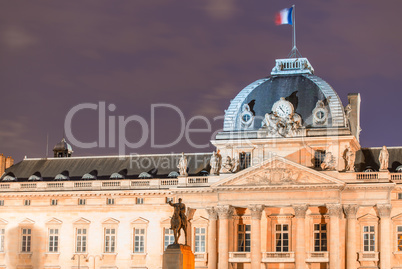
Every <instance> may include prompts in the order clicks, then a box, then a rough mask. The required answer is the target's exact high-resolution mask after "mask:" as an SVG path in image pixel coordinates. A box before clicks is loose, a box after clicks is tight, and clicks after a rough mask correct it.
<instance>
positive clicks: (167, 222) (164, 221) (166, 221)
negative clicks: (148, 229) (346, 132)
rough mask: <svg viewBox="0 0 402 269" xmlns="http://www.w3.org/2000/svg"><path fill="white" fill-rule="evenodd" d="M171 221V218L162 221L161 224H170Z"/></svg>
mask: <svg viewBox="0 0 402 269" xmlns="http://www.w3.org/2000/svg"><path fill="white" fill-rule="evenodd" d="M170 220H171V218H167V219H162V220H161V224H170Z"/></svg>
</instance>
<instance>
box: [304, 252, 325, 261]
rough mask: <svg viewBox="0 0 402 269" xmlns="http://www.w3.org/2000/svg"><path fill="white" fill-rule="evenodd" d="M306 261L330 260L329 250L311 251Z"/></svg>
mask: <svg viewBox="0 0 402 269" xmlns="http://www.w3.org/2000/svg"><path fill="white" fill-rule="evenodd" d="M306 262H318V263H321V262H329V255H328V251H315V252H309V253H308V257H307V260H306Z"/></svg>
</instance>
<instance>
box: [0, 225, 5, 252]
mask: <svg viewBox="0 0 402 269" xmlns="http://www.w3.org/2000/svg"><path fill="white" fill-rule="evenodd" d="M4 236H5V229H0V252H4V240H5V237H4Z"/></svg>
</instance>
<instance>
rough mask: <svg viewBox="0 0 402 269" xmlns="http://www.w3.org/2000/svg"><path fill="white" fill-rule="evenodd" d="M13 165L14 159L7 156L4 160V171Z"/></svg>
mask: <svg viewBox="0 0 402 269" xmlns="http://www.w3.org/2000/svg"><path fill="white" fill-rule="evenodd" d="M13 164H14V159H13V158H11V156H8V157H7V158H6V169H7V168H9V167H10V166H12V165H13Z"/></svg>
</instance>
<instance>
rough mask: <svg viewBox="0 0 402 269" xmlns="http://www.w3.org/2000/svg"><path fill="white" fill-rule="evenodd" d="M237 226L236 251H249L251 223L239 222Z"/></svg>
mask: <svg viewBox="0 0 402 269" xmlns="http://www.w3.org/2000/svg"><path fill="white" fill-rule="evenodd" d="M237 227H238V230H237V251H239V252H240V251H244V252H250V243H251V225H247V224H239V225H238V226H237Z"/></svg>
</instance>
